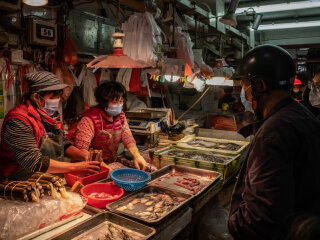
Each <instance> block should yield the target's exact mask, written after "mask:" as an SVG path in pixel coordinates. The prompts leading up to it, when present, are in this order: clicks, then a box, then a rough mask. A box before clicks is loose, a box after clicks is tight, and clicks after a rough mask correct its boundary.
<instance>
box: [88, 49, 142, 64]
mask: <svg viewBox="0 0 320 240" xmlns="http://www.w3.org/2000/svg"><path fill="white" fill-rule="evenodd" d="M87 67H91V68H145V67H147V66H146V65H144V64H141V63H139V62H136V61H134V60H133V59H131V58H129V57H128V56H127V55H125V54H123V51H122V49H113V54H111V55H103V56H100V57H97V58H95V59H94V60H92V61H91V62H90V63H88V64H87Z"/></svg>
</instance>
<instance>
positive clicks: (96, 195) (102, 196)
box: [89, 192, 118, 199]
mask: <svg viewBox="0 0 320 240" xmlns="http://www.w3.org/2000/svg"><path fill="white" fill-rule="evenodd" d="M89 197H93V198H99V199H113V198H116V197H118V195H111V194H109V193H105V192H100V193H91V194H90V195H89Z"/></svg>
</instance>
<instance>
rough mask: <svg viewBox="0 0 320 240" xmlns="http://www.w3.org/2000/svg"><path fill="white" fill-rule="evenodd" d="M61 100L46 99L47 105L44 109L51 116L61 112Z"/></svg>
mask: <svg viewBox="0 0 320 240" xmlns="http://www.w3.org/2000/svg"><path fill="white" fill-rule="evenodd" d="M59 106H60V98H57V99H45V105H44V107H43V109H44V110H45V111H46V112H47V113H48V114H49V115H53V114H54V113H56V112H58V111H59Z"/></svg>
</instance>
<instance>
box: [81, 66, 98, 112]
mask: <svg viewBox="0 0 320 240" xmlns="http://www.w3.org/2000/svg"><path fill="white" fill-rule="evenodd" d="M78 82H79V83H82V86H83V98H84V101H85V102H86V103H88V105H89V106H90V107H93V106H96V105H98V103H97V102H96V98H95V96H94V91H95V90H96V88H97V81H96V77H95V76H94V74H93V73H92V72H91V70H90V69H88V68H87V67H86V66H85V65H84V66H83V67H82V71H81V72H80V74H79V77H78Z"/></svg>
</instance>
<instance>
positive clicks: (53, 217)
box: [0, 192, 87, 240]
mask: <svg viewBox="0 0 320 240" xmlns="http://www.w3.org/2000/svg"><path fill="white" fill-rule="evenodd" d="M68 194H69V195H70V198H69V199H62V200H54V199H53V198H52V197H48V196H47V197H44V198H42V199H41V200H40V202H39V203H34V202H18V201H9V200H3V199H0V239H6V240H11V239H17V238H19V237H21V236H24V235H26V234H29V233H31V232H34V231H36V230H38V229H40V228H42V227H46V226H49V225H51V224H53V223H56V222H59V221H61V220H63V219H65V218H67V217H70V216H73V215H76V214H78V213H79V212H80V211H81V210H82V209H83V208H84V206H85V205H86V202H87V200H86V199H84V198H82V197H81V196H80V195H79V194H77V193H71V192H69V193H68Z"/></svg>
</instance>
